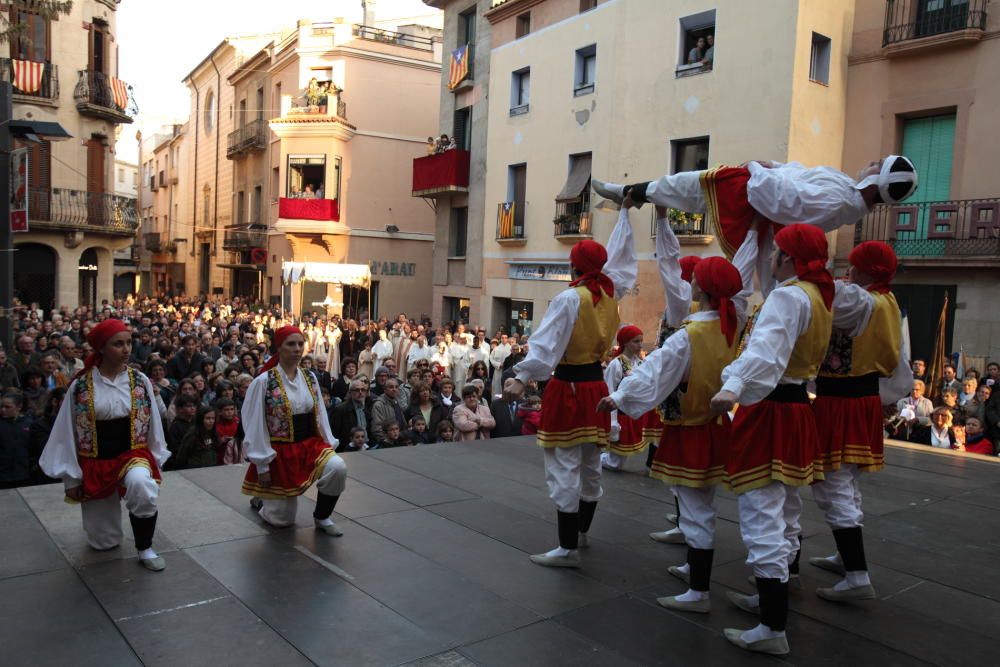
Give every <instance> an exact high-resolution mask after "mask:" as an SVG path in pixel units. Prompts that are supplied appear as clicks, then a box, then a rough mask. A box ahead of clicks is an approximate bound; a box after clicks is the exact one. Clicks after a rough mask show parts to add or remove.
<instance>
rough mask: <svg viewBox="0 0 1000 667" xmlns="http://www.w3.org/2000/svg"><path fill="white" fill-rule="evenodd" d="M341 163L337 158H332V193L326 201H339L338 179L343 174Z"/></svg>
mask: <svg viewBox="0 0 1000 667" xmlns="http://www.w3.org/2000/svg"><path fill="white" fill-rule="evenodd" d="M343 162H344V161H343V160H342V159H341V158H340V157H339V156H338V157H335V158H333V192H331V193H330V194H328V195H327V196H326V197H327V199H338V200H339V199H340V194H341V192H340V187H341V185H340V179H341V174H342V173H343Z"/></svg>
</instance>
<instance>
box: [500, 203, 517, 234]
mask: <svg viewBox="0 0 1000 667" xmlns="http://www.w3.org/2000/svg"><path fill="white" fill-rule="evenodd" d="M515 206H516V204H515V203H514V202H512V201H505V202H504V203H502V204H500V210H499V211H498V212H497V222H498V225H499V227H500V230H499V231H500V233H499V234H498V238H501V239H512V238H514V208H515Z"/></svg>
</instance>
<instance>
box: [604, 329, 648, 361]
mask: <svg viewBox="0 0 1000 667" xmlns="http://www.w3.org/2000/svg"><path fill="white" fill-rule="evenodd" d="M641 335H642V329H640V328H639V327H637V326H635V325H634V324H626V325H625V326H623V327H622V328H621V329H619V330H618V333H617V334H616V335H615V340H617V341H618V349H617V350H615V352H614V354H612V355H611V356H612V357H617V356H618V355H619V354H621V353H622V352H624V351H625V345H627V344H628V342H629V341H630V340H632V339H633V338H637V337H638V336H641Z"/></svg>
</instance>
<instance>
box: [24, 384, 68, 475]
mask: <svg viewBox="0 0 1000 667" xmlns="http://www.w3.org/2000/svg"><path fill="white" fill-rule="evenodd" d="M64 398H66V390H65V389H53V390H52V391H50V392H49V395H48V398H47V399H46V404H45V414H44V415H42V416H41V417H36V418H35V419H32V420H31V466H32V467H31V477H32V480H33V481H34V483H36V484H50V483H52V482H57V481H59V480H56V479H52V478H50V477H48V476H47V475H46V474H45V473H44V472H42V469H41V468H40V467H39V466H38V457H40V456H41V455H42V450H43V449H45V443H47V442H48V441H49V434H50V433H51V432H52V425H53V424H54V423H55V421H56V415H57V414H59V408H60V407H62V402H63V399H64Z"/></svg>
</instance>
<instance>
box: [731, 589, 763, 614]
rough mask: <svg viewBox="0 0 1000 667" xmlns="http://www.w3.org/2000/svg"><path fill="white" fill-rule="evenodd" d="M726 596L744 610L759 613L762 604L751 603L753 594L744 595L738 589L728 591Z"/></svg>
mask: <svg viewBox="0 0 1000 667" xmlns="http://www.w3.org/2000/svg"><path fill="white" fill-rule="evenodd" d="M726 597H727V598H729V601H730V602H732V603H733V604H734V605H736V606H737V607H739V608H740V609H742V610H743V611H745V612H747V613H750V614H759V613H760V605H753V604H751V602H750V600H751V598H752V597H753V596H750V595H744V594H743V593H737V592H736V591H726Z"/></svg>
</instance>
